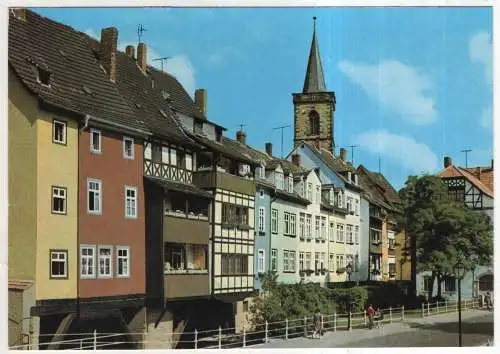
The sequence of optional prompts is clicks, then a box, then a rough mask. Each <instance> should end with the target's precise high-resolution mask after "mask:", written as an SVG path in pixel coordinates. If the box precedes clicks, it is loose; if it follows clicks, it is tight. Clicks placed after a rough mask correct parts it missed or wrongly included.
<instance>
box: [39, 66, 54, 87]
mask: <svg viewBox="0 0 500 354" xmlns="http://www.w3.org/2000/svg"><path fill="white" fill-rule="evenodd" d="M37 69H38V77H37V81H38V82H39V83H40V84H42V85H43V86H50V79H51V76H52V73H51V72H50V71H48V70H45V69H43V68H41V67H38V68H37Z"/></svg>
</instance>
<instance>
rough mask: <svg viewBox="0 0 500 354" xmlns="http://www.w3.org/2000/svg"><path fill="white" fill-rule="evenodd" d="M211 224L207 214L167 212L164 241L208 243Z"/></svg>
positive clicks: (164, 221)
mask: <svg viewBox="0 0 500 354" xmlns="http://www.w3.org/2000/svg"><path fill="white" fill-rule="evenodd" d="M209 234H210V226H209V223H208V217H207V216H195V215H187V216H186V214H181V213H176V212H165V216H164V219H163V241H169V242H179V243H192V244H203V245H206V244H208V237H209Z"/></svg>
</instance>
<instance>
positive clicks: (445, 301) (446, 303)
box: [444, 300, 448, 313]
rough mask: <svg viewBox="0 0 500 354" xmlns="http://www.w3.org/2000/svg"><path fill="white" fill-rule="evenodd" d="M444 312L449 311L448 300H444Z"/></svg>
mask: <svg viewBox="0 0 500 354" xmlns="http://www.w3.org/2000/svg"><path fill="white" fill-rule="evenodd" d="M444 312H445V313H448V300H444Z"/></svg>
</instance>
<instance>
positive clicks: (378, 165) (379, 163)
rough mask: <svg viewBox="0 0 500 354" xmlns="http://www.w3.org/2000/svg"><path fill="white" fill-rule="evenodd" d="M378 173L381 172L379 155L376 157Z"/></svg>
mask: <svg viewBox="0 0 500 354" xmlns="http://www.w3.org/2000/svg"><path fill="white" fill-rule="evenodd" d="M378 173H379V174H382V172H381V170H380V156H379V157H378Z"/></svg>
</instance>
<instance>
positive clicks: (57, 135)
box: [52, 119, 66, 145]
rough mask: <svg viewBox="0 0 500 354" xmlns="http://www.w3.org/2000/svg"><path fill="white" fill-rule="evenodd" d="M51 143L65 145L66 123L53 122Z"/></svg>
mask: <svg viewBox="0 0 500 354" xmlns="http://www.w3.org/2000/svg"><path fill="white" fill-rule="evenodd" d="M52 141H53V142H54V143H56V144H63V145H66V122H63V121H60V120H55V119H54V121H53V122H52Z"/></svg>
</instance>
